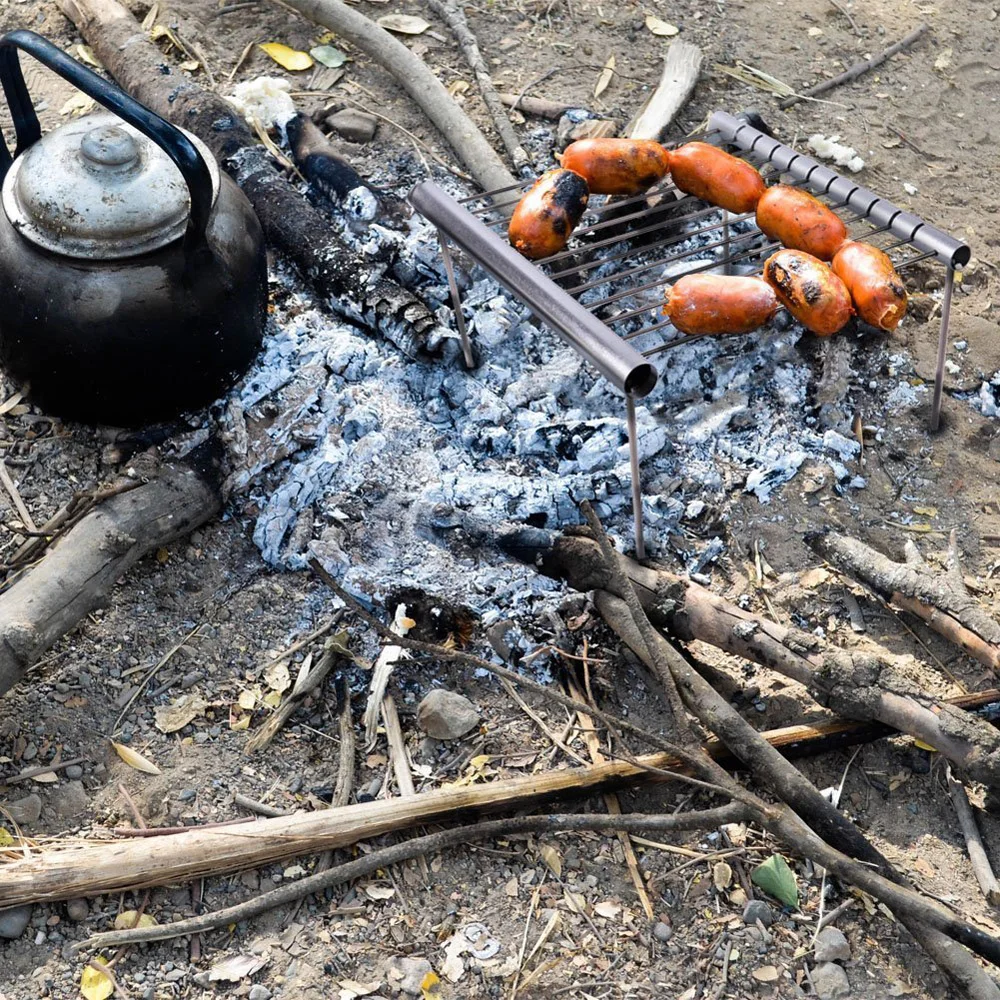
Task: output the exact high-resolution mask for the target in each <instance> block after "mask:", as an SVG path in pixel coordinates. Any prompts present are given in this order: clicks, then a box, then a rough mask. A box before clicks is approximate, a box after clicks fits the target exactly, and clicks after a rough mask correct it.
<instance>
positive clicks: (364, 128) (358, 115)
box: [326, 108, 378, 142]
mask: <svg viewBox="0 0 1000 1000" xmlns="http://www.w3.org/2000/svg"><path fill="white" fill-rule="evenodd" d="M326 124H327V125H328V126H329V127H330V128H332V129H333V131H334V132H336V133H337V134H338V135H340V136H343V138H345V139H347V141H348V142H371V141H372V139H374V138H375V127H376V126H377V125H378V119H377V118H376V117H375V116H374V115H369V114H365V112H364V111H355V110H354V109H353V108H344V109H343V110H342V111H338V112H337V113H336V114H332V115H327V116H326Z"/></svg>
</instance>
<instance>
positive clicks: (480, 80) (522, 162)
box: [429, 0, 531, 171]
mask: <svg viewBox="0 0 1000 1000" xmlns="http://www.w3.org/2000/svg"><path fill="white" fill-rule="evenodd" d="M429 4H430V8H431V10H433V11H435V12H436V13H437V15H438V16H439V17H440V18H442V20H444V22H445V23H446V24H447V25H448V27H449V28H450V29H451V33H452V34H453V35H454V36H455V38H456V39H457V40H458V46H459V48H460V49H461V50H462V55H464V56H465V61H466V62H467V63H468V64H469V68H470V69H471V70H472V72H473V73H474V74H475V77H476V83H477V84H478V85H479V93H480V95H481V96H482V98H483V103H484V104H485V105H486V110H487V111H489V113H490V118H491V119H492V120H493V124H494V126H495V127H496V130H497V134H498V135H499V136H500V141H501V142H502V143H503V144H504V148H505V149H506V150H507V155H508V156H509V157H510V160H511V163H513V164H514V169H515V170H517V171H523V170H524V169H525V168H528V169H530V168H531V157H530V156H529V155H528V154H527V152H526V151H525V149H524V147H523V146H522V145H521V140H520V139H518V137H517V133H516V132H515V131H514V126H513V125H512V124H511V122H510V119H509V118H508V117H507V112H506V111H504V109H503V103H502V102H501V100H500V95H499V94H498V93H497V89H496V87H495V86H494V85H493V78H492V77H491V76H490V70H489V67H488V66H487V65H486V60H485V59H483V54H482V53H481V52H480V51H479V42H478V41H477V40H476V36H475V35H474V34H473V33H472V29H471V28H470V27H469V22H468V20H467V19H466V16H465V11H464V10H462V7H461V5H460V4H459V3H458V2H457V0H429Z"/></svg>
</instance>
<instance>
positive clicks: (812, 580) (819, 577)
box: [799, 566, 830, 590]
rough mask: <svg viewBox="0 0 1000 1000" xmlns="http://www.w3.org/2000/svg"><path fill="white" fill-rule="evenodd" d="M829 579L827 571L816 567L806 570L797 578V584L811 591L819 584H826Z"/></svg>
mask: <svg viewBox="0 0 1000 1000" xmlns="http://www.w3.org/2000/svg"><path fill="white" fill-rule="evenodd" d="M829 579H830V572H829V570H825V569H823V567H822V566H816V567H815V568H814V569H807V570H806V571H805V573H803V574H802V576H800V577H799V584H800V585H801V586H803V587H805V588H806V589H807V590H812V589H813V588H815V587H818V586H819V585H820V584H821V583H826V581H827V580H829Z"/></svg>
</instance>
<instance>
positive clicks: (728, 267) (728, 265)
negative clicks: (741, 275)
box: [722, 209, 733, 274]
mask: <svg viewBox="0 0 1000 1000" xmlns="http://www.w3.org/2000/svg"><path fill="white" fill-rule="evenodd" d="M731 253H732V251H731V250H730V249H729V212H728V211H727V210H726V209H723V210H722V260H723V272H722V273H723V274H732V273H733V262H732V260H731V259H730V255H731Z"/></svg>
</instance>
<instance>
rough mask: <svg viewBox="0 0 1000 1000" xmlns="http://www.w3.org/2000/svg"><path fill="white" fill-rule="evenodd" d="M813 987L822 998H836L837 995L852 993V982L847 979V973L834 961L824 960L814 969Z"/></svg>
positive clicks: (832, 999) (821, 999) (834, 999)
mask: <svg viewBox="0 0 1000 1000" xmlns="http://www.w3.org/2000/svg"><path fill="white" fill-rule="evenodd" d="M811 975H812V982H813V987H814V988H815V990H816V996H818V997H819V998H820V1000H836V998H837V997H846V996H849V995H850V992H851V984H850V983H849V982H848V981H847V973H846V972H844V970H843V969H842V968H841V967H840V966H839V965H836V964H834V963H833V962H824V963H823V964H822V965H817V966H816V968H815V969H813V970H812V973H811Z"/></svg>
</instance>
